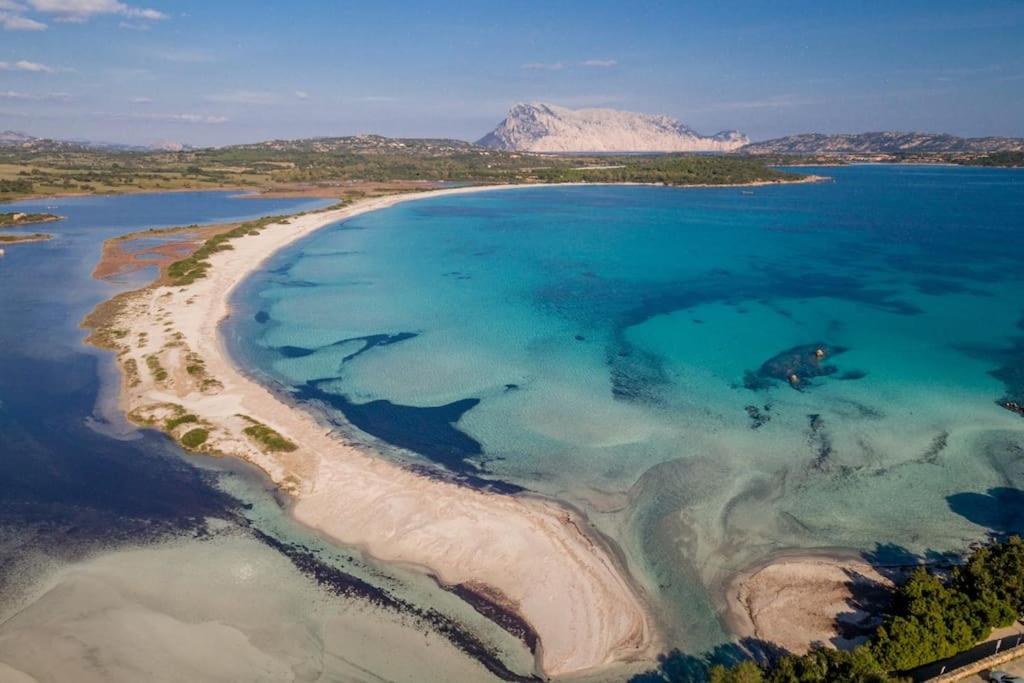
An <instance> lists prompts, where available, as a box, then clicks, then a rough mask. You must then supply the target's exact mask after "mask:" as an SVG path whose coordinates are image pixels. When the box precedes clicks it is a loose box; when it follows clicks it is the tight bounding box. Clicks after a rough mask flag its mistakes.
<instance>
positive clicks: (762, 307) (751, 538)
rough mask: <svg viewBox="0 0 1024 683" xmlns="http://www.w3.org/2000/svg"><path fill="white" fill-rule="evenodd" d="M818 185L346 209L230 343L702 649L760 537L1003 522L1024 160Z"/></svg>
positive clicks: (857, 171) (449, 200)
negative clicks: (546, 521)
mask: <svg viewBox="0 0 1024 683" xmlns="http://www.w3.org/2000/svg"><path fill="white" fill-rule="evenodd" d="M812 171H814V169H812ZM817 172H818V173H821V174H824V175H829V176H831V177H833V178H834V182H831V183H825V184H819V185H799V186H790V187H764V188H756V189H754V190H752V191H741V190H739V189H735V188H723V189H669V188H643V187H579V188H534V189H522V190H513V191H505V192H495V193H483V194H474V195H465V196H452V197H444V198H435V199H429V200H424V201H418V202H411V203H407V204H403V205H400V206H397V207H394V208H391V209H387V210H384V211H379V212H375V213H373V214H369V215H364V216H360V217H357V218H354V219H352V220H350V221H346V222H344V223H342V224H340V225H337V226H334V227H331V228H328V229H325V230H322V231H320V232H318V233H316V234H315V235H313V236H311V237H309V238H307V239H305V240H303V241H302V242H300V243H298V244H296V245H294V246H293V247H291V248H289V249H287V250H285V251H283V252H281V253H279V254H278V255H277V256H276V257H275V258H274V259H273V261H272V263H271V264H270V266H269V267H268V268H267V270H266V271H265V272H263V273H261V274H259V275H258V276H256V277H253V278H252V279H251V280H250V281H249V282H248V283H247V285H246V286H245V287H244V288H243V291H242V292H240V294H239V295H238V297H237V304H238V306H239V311H240V313H241V314H240V315H238V316H236V317H235V318H234V319H233V320H232V321H231V322H230V324H229V325H228V327H227V333H228V337H229V341H230V344H231V346H232V349H233V352H234V353H235V354H236V355H237V356H238V357H239V359H240V360H241V361H242V362H243V363H244V364H245V365H247V366H249V367H250V368H251V369H252V370H253V372H254V373H256V374H257V375H258V376H259V377H261V378H262V379H263V380H264V381H266V382H268V383H270V384H272V385H274V386H277V387H279V388H281V389H282V390H284V391H289V392H291V393H292V394H293V396H294V397H295V399H296V400H297V401H300V402H304V403H305V404H307V405H309V406H311V407H314V408H315V409H317V410H321V411H323V410H326V411H327V414H328V415H330V414H332V413H333V414H335V415H344V416H345V417H346V418H347V420H348V421H349V422H350V423H352V424H353V425H354V428H352V429H351V431H353V433H354V434H355V436H357V437H358V438H361V439H363V440H365V441H366V442H367V443H370V444H373V445H376V446H377V447H379V448H380V449H381V450H382V451H384V452H386V453H388V454H390V455H391V456H393V457H396V458H400V459H407V460H412V461H419V462H424V461H429V462H432V463H433V464H434V465H436V466H438V467H442V468H445V469H446V470H448V471H449V472H451V473H453V474H454V475H456V476H460V477H463V478H464V479H466V480H467V481H469V482H471V483H472V484H474V485H486V484H485V483H484V482H486V481H491V482H500V483H499V484H496V485H497V486H499V487H501V486H519V487H525V488H528V489H531V490H535V491H539V492H543V493H546V494H550V495H554V496H557V497H560V498H563V499H566V500H569V501H571V502H572V503H574V504H576V505H579V506H581V507H582V508H584V509H585V510H586V511H587V512H588V513H589V514H590V516H591V518H592V519H593V520H594V521H595V523H596V524H598V525H599V526H600V527H601V528H602V529H603V530H604V531H605V532H606V533H608V534H609V535H610V536H611V537H612V538H614V539H616V540H617V541H618V543H619V544H620V545H621V547H622V548H623V549H624V551H625V552H626V555H627V556H628V558H629V561H630V562H631V564H632V566H633V568H634V570H635V572H636V573H637V574H638V575H639V576H641V577H642V580H643V581H644V582H645V583H646V585H647V587H648V589H649V590H650V591H651V592H652V594H654V595H655V596H656V600H657V602H658V603H659V605H660V606H661V608H662V611H663V612H664V614H663V618H664V620H665V622H666V624H668V627H669V629H670V630H671V632H672V633H673V634H674V636H675V637H677V638H678V639H679V642H680V643H681V644H683V645H684V646H686V647H687V648H689V649H700V648H704V647H709V646H711V645H714V644H715V643H718V642H721V640H722V639H723V638H724V637H725V635H724V633H723V631H722V629H721V627H720V626H719V623H718V620H717V618H716V617H715V605H714V597H713V596H714V590H713V588H714V586H715V585H716V582H717V581H719V580H721V579H722V578H723V577H725V576H727V575H728V574H729V573H730V572H732V571H734V570H736V569H738V568H741V567H743V566H745V565H747V564H749V563H751V562H753V561H756V560H758V559H760V558H763V557H765V556H767V555H769V554H770V553H772V552H775V551H778V550H781V549H791V548H833V547H834V548H848V549H854V550H861V551H865V552H873V553H876V555H877V556H879V557H882V558H883V559H884V558H886V557H893V558H896V557H900V556H903V555H905V554H915V555H921V554H927V553H935V552H945V551H949V550H956V549H960V548H963V547H964V546H965V544H967V543H969V542H970V541H973V540H977V539H979V538H981V537H983V536H984V535H985V534H986V533H987V532H988V531H990V530H997V531H1004V530H1010V529H1020V528H1021V526H1022V525H1021V519H1022V518H1021V515H1022V510H1024V507H1022V505H1021V502H1020V496H1019V495H1018V489H1019V488H1020V487H1021V483H1022V482H1021V479H1022V476H1024V470H1022V464H1024V458H1022V455H1024V451H1022V449H1024V419H1022V417H1021V416H1019V415H1017V414H1015V413H1013V412H1011V411H1010V410H1007V409H1005V408H1003V407H1001V406H1000V405H999V403H998V402H999V401H1003V400H1016V401H1018V402H1024V401H1022V399H1024V249H1022V248H1021V246H1020V245H1021V238H1022V236H1024V218H1022V216H1024V173H1021V172H1020V171H1017V170H999V169H993V170H988V169H965V168H955V167H931V166H929V167H915V166H854V167H846V168H828V169H818V170H817ZM819 349H820V350H821V352H822V357H821V358H819V357H818V354H817V353H816V352H817V351H818V350H819Z"/></svg>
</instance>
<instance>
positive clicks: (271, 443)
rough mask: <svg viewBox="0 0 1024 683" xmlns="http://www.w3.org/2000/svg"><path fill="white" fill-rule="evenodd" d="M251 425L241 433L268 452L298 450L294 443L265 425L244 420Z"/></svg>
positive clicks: (251, 420) (250, 419)
mask: <svg viewBox="0 0 1024 683" xmlns="http://www.w3.org/2000/svg"><path fill="white" fill-rule="evenodd" d="M246 419H247V420H249V422H252V423H253V424H252V425H251V426H249V427H246V428H245V429H243V430H242V432H243V433H244V434H245V435H246V436H248V437H249V438H250V439H252V440H253V441H255V442H257V443H259V444H260V445H262V446H263V447H264V448H266V449H267V450H268V451H275V452H280V453H290V452H292V451H294V450H296V449H297V448H298V446H296V445H295V444H294V443H292V442H291V441H289V440H288V439H286V438H284V437H283V436H281V435H280V434H279V433H277V432H276V431H274V430H273V429H271V428H270V427H268V426H267V425H265V424H262V423H260V422H256V421H255V420H253V419H252V418H246Z"/></svg>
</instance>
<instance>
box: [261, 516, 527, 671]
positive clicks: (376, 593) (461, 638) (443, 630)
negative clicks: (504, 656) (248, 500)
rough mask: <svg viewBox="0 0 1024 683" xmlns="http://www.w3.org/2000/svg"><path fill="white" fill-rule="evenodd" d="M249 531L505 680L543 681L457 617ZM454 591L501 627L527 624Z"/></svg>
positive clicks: (316, 576) (320, 581) (310, 573)
mask: <svg viewBox="0 0 1024 683" xmlns="http://www.w3.org/2000/svg"><path fill="white" fill-rule="evenodd" d="M249 531H250V533H252V534H253V536H254V537H255V538H256V539H257V540H259V541H261V542H262V543H264V544H265V545H266V546H268V547H269V548H271V549H273V550H275V551H277V552H279V553H280V554H282V555H284V556H285V557H287V558H288V559H289V560H290V561H291V563H292V565H294V566H295V568H296V569H297V570H299V572H301V573H302V574H303V575H305V576H306V577H308V578H309V579H310V580H312V581H313V582H315V583H316V584H317V585H318V586H320V587H321V588H323V589H324V590H326V591H328V592H330V593H333V594H334V595H338V596H341V597H345V598H350V599H351V598H357V599H360V600H363V601H366V602H369V603H370V604H373V605H376V606H377V607H380V608H383V609H387V610H391V611H393V612H397V613H399V614H408V615H411V616H413V617H415V618H417V619H419V620H421V621H423V622H425V623H426V624H429V625H430V627H431V628H432V629H433V630H434V631H435V632H437V633H438V634H440V635H442V636H444V637H445V638H446V639H448V641H449V642H451V643H452V645H454V646H455V647H456V648H458V649H459V650H461V651H462V652H463V653H464V654H466V655H468V656H469V657H471V658H473V659H475V660H476V661H478V662H480V664H482V665H483V666H484V667H485V668H486V669H487V670H488V671H490V672H491V673H492V674H494V675H495V676H497V677H498V678H500V679H501V680H503V681H516V682H518V681H538V680H540V679H538V678H536V677H535V676H521V675H519V674H517V673H515V672H514V671H511V670H509V668H508V667H506V666H505V664H504V663H503V662H502V661H501V658H500V657H499V656H498V654H497V653H496V652H494V651H493V650H492V649H491V648H489V647H488V646H487V645H485V644H484V643H483V642H481V641H480V639H479V638H477V637H476V636H474V635H473V634H472V633H470V632H469V631H468V630H467V629H466V628H465V627H464V626H462V625H461V624H459V623H458V622H456V621H455V620H453V619H452V618H451V617H449V616H447V615H445V614H442V613H441V612H439V611H437V610H435V609H430V608H426V609H425V608H420V607H417V606H415V605H414V604H412V603H409V602H406V601H405V600H401V599H399V598H396V597H395V596H393V595H392V594H391V593H389V592H388V591H386V590H384V589H383V588H379V587H377V586H374V585H373V584H371V583H369V582H367V581H364V580H363V579H361V578H359V577H357V576H353V575H351V574H349V573H347V572H344V571H342V570H341V569H339V568H337V567H335V566H333V565H331V564H329V563H327V562H325V561H324V560H322V559H320V558H319V557H318V556H317V554H316V553H314V552H313V551H311V550H310V549H309V548H307V547H305V546H303V545H300V544H298V543H286V542H284V541H281V540H279V539H277V538H275V537H274V536H271V535H270V534H268V533H265V532H263V531H260V530H259V529H257V528H255V527H250V528H249ZM452 592H453V593H455V594H456V595H458V596H459V597H460V598H462V599H463V600H465V601H466V602H468V603H469V604H470V605H471V606H472V607H473V608H474V609H477V611H478V612H480V613H481V614H483V615H484V616H485V617H487V618H488V619H491V620H492V621H494V623H496V624H498V626H500V627H502V628H504V629H506V630H509V625H511V624H514V623H517V622H521V623H523V624H525V622H524V621H523V620H522V619H521V618H520V617H519V616H518V615H516V614H515V613H513V612H511V611H509V610H505V609H499V607H498V606H497V605H492V608H491V609H490V610H488V611H486V612H485V611H482V610H481V609H479V608H478V603H474V602H472V601H470V600H469V599H467V598H468V597H469V596H468V595H464V594H463V593H462V592H458V591H454V590H453V591H452ZM510 632H512V631H510ZM512 633H513V635H517V634H516V633H515V632H512ZM530 635H533V637H534V639H535V638H536V636H535V634H533V633H532V630H531V631H529V632H528V633H527V634H524V635H523V636H522V637H521V639H522V640H523V641H524V642H525V643H526V644H527V646H528V647H530V649H531V651H532V650H533V649H534V647H535V645H536V640H534V641H533V642H532V643H531V642H530V641H528V640H526V638H528V637H529V636H530Z"/></svg>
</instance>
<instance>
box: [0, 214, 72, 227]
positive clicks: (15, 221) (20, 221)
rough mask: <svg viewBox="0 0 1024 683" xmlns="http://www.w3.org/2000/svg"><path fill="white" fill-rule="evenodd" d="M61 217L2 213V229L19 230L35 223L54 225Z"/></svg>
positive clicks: (0, 221)
mask: <svg viewBox="0 0 1024 683" xmlns="http://www.w3.org/2000/svg"><path fill="white" fill-rule="evenodd" d="M60 219H61V217H60V216H57V215H54V214H52V213H25V212H22V211H12V212H8V213H0V228H17V227H20V226H22V225H33V224H35V223H52V222H53V221H59V220H60Z"/></svg>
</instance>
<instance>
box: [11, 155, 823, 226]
mask: <svg viewBox="0 0 1024 683" xmlns="http://www.w3.org/2000/svg"><path fill="white" fill-rule="evenodd" d="M815 166H817V164H815ZM794 168H795V166H794ZM792 175H797V174H795V173H794V174H792ZM831 181H832V178H830V177H829V176H820V175H805V176H803V177H800V178H796V179H794V180H754V181H751V182H749V183H689V184H675V183H631V182H591V181H587V180H580V181H578V182H560V183H543V182H523V183H509V184H495V185H481V184H477V185H460V186H458V187H447V188H439V189H430V188H420V187H415V188H410V189H408V190H403V191H402V192H403V193H405V194H416V195H423V194H424V193H427V192H437V191H444V192H447V191H449V190H467V189H470V190H477V189H487V190H499V189H512V188H519V189H525V188H531V187H573V186H577V187H578V186H593V185H625V186H631V185H641V186H648V187H671V188H676V189H681V190H685V189H686V188H690V187H705V188H707V187H710V188H714V187H722V188H728V187H762V186H767V185H796V184H804V183H823V182H831ZM389 182H392V181H381V183H380V184H382V185H386V184H388V183H389ZM393 182H395V183H406V182H407V183H420V182H422V183H424V184H425V183H433V182H436V181H393ZM345 189H351V188H346V187H345V186H344V185H337V186H330V187H314V188H310V187H306V186H301V187H295V188H287V187H267V188H259V187H252V186H251V185H250V186H245V185H217V186H203V187H175V188H142V187H128V188H123V189H120V190H118V191H117V192H57V193H54V192H44V193H33V194H27V195H21V196H18V197H11V198H7V199H0V207H3V206H5V205H7V204H16V203H18V202H35V201H41V200H44V199H67V198H72V197H120V196H123V195H133V194H179V193H182V192H234V193H237V194H238V196H239V198H240V199H249V198H252V199H258V198H264V199H280V198H292V197H309V198H311V199H316V198H319V199H341V195H342V194H343V191H344V190H345ZM357 189H358V188H357ZM390 196H391V195H390V194H389V195H378V196H374V197H371V198H372V199H384V198H386V197H390ZM357 201H363V200H361V199H360V200H357ZM59 219H60V217H59V216H58V218H57V220H59Z"/></svg>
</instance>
